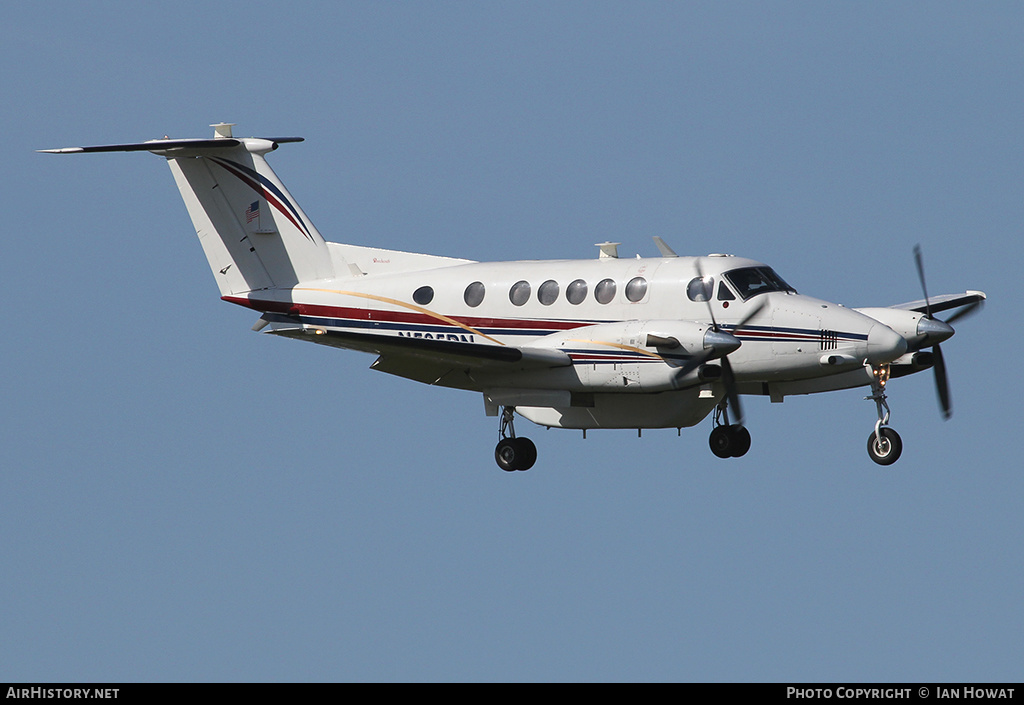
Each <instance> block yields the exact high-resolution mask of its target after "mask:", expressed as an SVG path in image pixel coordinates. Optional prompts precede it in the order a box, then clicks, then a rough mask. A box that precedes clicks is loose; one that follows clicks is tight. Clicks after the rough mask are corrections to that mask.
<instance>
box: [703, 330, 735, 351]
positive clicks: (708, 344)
mask: <svg viewBox="0 0 1024 705" xmlns="http://www.w3.org/2000/svg"><path fill="white" fill-rule="evenodd" d="M740 345H742V343H741V342H740V339H739V338H737V337H736V336H735V335H733V334H732V333H722V332H721V331H716V330H709V331H707V332H706V333H705V334H704V349H705V350H707V349H709V348H710V349H711V350H714V351H715V357H722V356H723V355H728V354H729V353H731V352H735V351H736V350H737V349H738V348H739V347H740Z"/></svg>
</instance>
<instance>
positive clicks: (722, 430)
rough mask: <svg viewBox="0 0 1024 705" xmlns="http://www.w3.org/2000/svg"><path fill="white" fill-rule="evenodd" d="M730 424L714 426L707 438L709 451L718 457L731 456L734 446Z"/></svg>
mask: <svg viewBox="0 0 1024 705" xmlns="http://www.w3.org/2000/svg"><path fill="white" fill-rule="evenodd" d="M733 439H734V435H733V432H732V426H715V428H714V429H712V431H711V437H710V438H708V445H709V446H711V452H712V453H714V454H715V455H717V456H718V457H719V458H731V457H732V454H733V448H734V446H735V441H734V440H733Z"/></svg>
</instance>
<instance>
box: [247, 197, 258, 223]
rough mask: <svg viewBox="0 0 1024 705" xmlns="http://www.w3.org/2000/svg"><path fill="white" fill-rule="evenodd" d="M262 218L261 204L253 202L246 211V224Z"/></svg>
mask: <svg viewBox="0 0 1024 705" xmlns="http://www.w3.org/2000/svg"><path fill="white" fill-rule="evenodd" d="M259 217H260V202H259V201H253V202H252V203H250V204H249V207H248V208H246V209H245V222H246V223H251V222H252V221H254V220H256V219H257V218H259Z"/></svg>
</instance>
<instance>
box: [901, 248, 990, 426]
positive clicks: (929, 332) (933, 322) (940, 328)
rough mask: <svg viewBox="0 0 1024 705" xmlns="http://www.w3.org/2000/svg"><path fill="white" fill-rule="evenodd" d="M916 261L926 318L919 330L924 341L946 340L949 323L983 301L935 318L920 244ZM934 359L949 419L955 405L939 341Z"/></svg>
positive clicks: (937, 385)
mask: <svg viewBox="0 0 1024 705" xmlns="http://www.w3.org/2000/svg"><path fill="white" fill-rule="evenodd" d="M914 262H915V263H916V264H917V276H918V278H919V279H920V280H921V291H922V292H924V318H923V319H922V320H921V323H920V324H919V325H918V332H919V333H921V334H923V335H924V336H925V337H924V340H923V341H922V343H927V342H928V339H929V338H930V337H931V338H939V339H941V340H945V339H946V338H948V337H950V336H951V335H953V328H952V327H951V326H950V325H949V324H950V323H952V322H953V321H956V320H959V319H960V318H963V317H964V316H966V315H967V314H969V313H972V312H974V311H975V310H976V309H977V308H978V307H979V306H980V305H981V302H980V301H975V302H974V303H972V304H969V305H967V306H965V307H964V308H962V309H960V310H959V311H957V312H956V313H954V314H953V315H952V316H950V317H949V318H948V319H946V320H945V321H942V320H939V319H938V318H935V317H934V316H932V305H931V302H930V301H929V300H928V287H927V286H926V285H925V280H924V264H923V259H922V256H921V246H920V245H915V246H914ZM932 360H933V367H934V369H935V388H936V391H938V394H939V406H940V407H941V409H942V418H944V419H946V420H948V419H949V418H950V417H951V416H952V415H953V405H952V401H951V400H950V397H949V380H948V379H947V377H946V363H945V361H944V360H943V358H942V348H940V347H939V343H938V342H936V343H935V344H934V345H932Z"/></svg>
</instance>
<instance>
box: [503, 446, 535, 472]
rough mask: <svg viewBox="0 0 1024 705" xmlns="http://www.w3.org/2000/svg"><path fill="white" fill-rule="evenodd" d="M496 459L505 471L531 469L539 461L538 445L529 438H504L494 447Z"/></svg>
mask: <svg viewBox="0 0 1024 705" xmlns="http://www.w3.org/2000/svg"><path fill="white" fill-rule="evenodd" d="M494 460H495V461H497V463H498V467H499V468H501V469H502V470H504V471H505V472H515V471H516V470H529V469H530V468H532V467H533V464H534V463H536V462H537V446H535V445H534V444H533V441H531V440H530V439H529V438H502V439H501V440H500V441H498V445H497V447H496V448H495V449H494Z"/></svg>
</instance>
